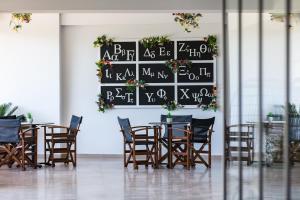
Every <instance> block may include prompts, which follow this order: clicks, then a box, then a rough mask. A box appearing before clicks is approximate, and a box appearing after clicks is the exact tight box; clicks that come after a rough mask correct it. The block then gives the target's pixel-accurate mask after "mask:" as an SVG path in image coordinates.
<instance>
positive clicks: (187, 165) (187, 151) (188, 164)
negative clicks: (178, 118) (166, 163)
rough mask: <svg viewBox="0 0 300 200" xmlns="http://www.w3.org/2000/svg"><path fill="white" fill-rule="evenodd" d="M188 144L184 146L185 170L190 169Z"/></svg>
mask: <svg viewBox="0 0 300 200" xmlns="http://www.w3.org/2000/svg"><path fill="white" fill-rule="evenodd" d="M189 146H190V145H189V142H188V143H187V144H186V168H187V169H188V170H189V169H190V147H189Z"/></svg>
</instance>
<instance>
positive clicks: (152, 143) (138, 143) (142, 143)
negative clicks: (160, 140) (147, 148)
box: [127, 140, 155, 145]
mask: <svg viewBox="0 0 300 200" xmlns="http://www.w3.org/2000/svg"><path fill="white" fill-rule="evenodd" d="M127 143H129V144H132V143H133V142H127ZM147 144H149V145H154V144H155V142H154V141H151V140H149V141H135V145H147Z"/></svg>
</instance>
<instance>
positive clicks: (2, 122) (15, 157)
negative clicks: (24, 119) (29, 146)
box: [0, 119, 32, 170]
mask: <svg viewBox="0 0 300 200" xmlns="http://www.w3.org/2000/svg"><path fill="white" fill-rule="evenodd" d="M30 131H32V130H31V129H26V130H21V122H20V120H18V119H0V149H1V151H2V152H4V154H3V155H2V157H1V159H0V166H2V165H8V167H9V168H11V167H12V165H13V164H14V163H17V166H18V167H21V168H22V169H23V170H25V169H26V168H25V163H26V161H25V152H26V144H25V140H24V138H26V137H27V136H26V135H27V133H29V132H30Z"/></svg>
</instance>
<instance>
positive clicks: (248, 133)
mask: <svg viewBox="0 0 300 200" xmlns="http://www.w3.org/2000/svg"><path fill="white" fill-rule="evenodd" d="M239 127H241V132H240V131H239ZM239 139H241V142H242V144H241V145H242V147H241V149H240V150H241V152H242V157H241V160H242V161H247V165H250V164H251V163H252V162H253V160H254V125H253V124H241V125H232V126H228V127H227V128H226V136H225V140H226V158H225V159H226V160H227V161H237V160H238V154H239V146H238V145H239V144H238V142H239Z"/></svg>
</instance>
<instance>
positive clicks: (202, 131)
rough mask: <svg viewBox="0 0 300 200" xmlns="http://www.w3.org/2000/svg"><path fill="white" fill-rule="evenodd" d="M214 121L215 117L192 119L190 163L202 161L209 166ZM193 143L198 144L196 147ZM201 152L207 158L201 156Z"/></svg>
mask: <svg viewBox="0 0 300 200" xmlns="http://www.w3.org/2000/svg"><path fill="white" fill-rule="evenodd" d="M214 123H215V117H212V118H208V119H195V118H193V120H192V126H191V130H192V137H191V143H192V145H191V150H192V163H193V164H192V165H193V166H195V163H202V164H204V165H205V166H206V167H208V168H210V167H211V135H212V132H213V127H214ZM195 144H200V145H199V148H197V147H196V146H197V145H195ZM203 154H206V155H207V160H205V159H204V158H203V156H202V155H203Z"/></svg>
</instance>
